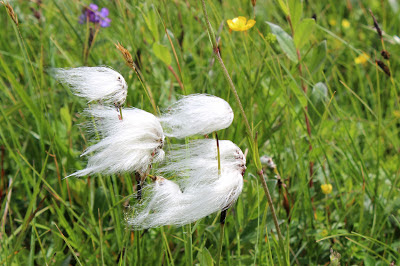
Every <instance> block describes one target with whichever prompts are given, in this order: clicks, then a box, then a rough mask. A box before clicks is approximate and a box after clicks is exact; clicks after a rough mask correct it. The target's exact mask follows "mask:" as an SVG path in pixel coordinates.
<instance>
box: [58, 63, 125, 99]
mask: <svg viewBox="0 0 400 266" xmlns="http://www.w3.org/2000/svg"><path fill="white" fill-rule="evenodd" d="M53 72H54V76H55V77H56V79H58V80H59V81H60V82H62V83H65V84H68V85H69V86H70V88H71V90H72V92H73V93H74V94H75V95H77V96H80V97H83V98H86V99H87V100H88V101H89V102H92V101H101V102H104V103H113V104H115V105H117V106H121V105H123V103H124V102H125V99H126V95H127V93H128V85H127V84H126V82H125V79H124V77H122V75H121V74H119V73H118V72H116V71H114V70H112V69H111V68H108V67H77V68H69V69H62V68H57V69H54V70H53Z"/></svg>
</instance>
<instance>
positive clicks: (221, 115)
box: [160, 94, 233, 138]
mask: <svg viewBox="0 0 400 266" xmlns="http://www.w3.org/2000/svg"><path fill="white" fill-rule="evenodd" d="M160 121H161V124H162V125H163V128H164V132H165V135H166V136H167V137H174V138H185V137H187V136H192V135H197V134H200V135H205V134H209V133H211V132H214V131H217V130H220V129H224V128H227V127H229V126H230V125H231V124H232V121H233V111H232V108H231V106H230V105H229V103H227V102H226V101H225V100H223V99H221V98H218V97H216V96H212V95H208V94H192V95H188V96H183V97H182V98H181V99H179V100H178V101H177V102H175V103H174V104H172V105H171V106H170V107H169V108H167V109H166V111H165V113H163V114H162V115H161V117H160Z"/></svg>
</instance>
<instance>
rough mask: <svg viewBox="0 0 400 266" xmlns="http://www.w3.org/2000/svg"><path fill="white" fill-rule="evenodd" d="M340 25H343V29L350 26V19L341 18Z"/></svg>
mask: <svg viewBox="0 0 400 266" xmlns="http://www.w3.org/2000/svg"><path fill="white" fill-rule="evenodd" d="M342 27H343V28H344V29H348V28H350V21H348V20H347V19H343V20H342Z"/></svg>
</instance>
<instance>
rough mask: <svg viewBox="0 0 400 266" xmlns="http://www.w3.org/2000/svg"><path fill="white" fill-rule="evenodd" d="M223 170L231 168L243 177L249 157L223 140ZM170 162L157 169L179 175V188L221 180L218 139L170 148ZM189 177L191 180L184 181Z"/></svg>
mask: <svg viewBox="0 0 400 266" xmlns="http://www.w3.org/2000/svg"><path fill="white" fill-rule="evenodd" d="M219 147H220V162H221V169H222V170H224V169H229V170H232V171H238V172H239V173H242V174H244V171H245V170H246V158H245V157H244V154H243V152H242V150H241V149H240V148H239V147H238V146H237V145H236V144H235V143H233V142H232V141H230V140H220V141H219ZM167 159H168V160H167V161H166V162H165V164H164V165H163V166H162V167H160V168H159V169H158V172H159V174H163V175H171V176H179V177H181V178H180V180H179V181H178V182H179V183H180V185H182V186H184V187H186V186H191V185H193V184H199V183H204V182H210V181H211V182H212V181H213V180H210V178H211V179H212V178H218V151H217V144H216V140H214V139H198V140H194V141H192V142H190V143H189V144H187V145H179V144H175V145H171V149H170V151H168V154H167ZM185 176H189V177H190V178H184V177H185Z"/></svg>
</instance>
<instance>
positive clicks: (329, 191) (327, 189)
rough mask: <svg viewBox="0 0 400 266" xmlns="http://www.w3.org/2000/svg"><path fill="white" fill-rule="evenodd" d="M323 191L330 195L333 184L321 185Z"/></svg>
mask: <svg viewBox="0 0 400 266" xmlns="http://www.w3.org/2000/svg"><path fill="white" fill-rule="evenodd" d="M321 190H322V193H324V194H326V195H328V194H331V193H332V185H331V184H323V185H321Z"/></svg>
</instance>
